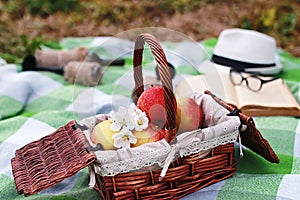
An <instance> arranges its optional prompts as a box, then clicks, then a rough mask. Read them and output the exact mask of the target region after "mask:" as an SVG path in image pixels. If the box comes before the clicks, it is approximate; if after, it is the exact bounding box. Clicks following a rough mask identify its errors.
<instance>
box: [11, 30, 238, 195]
mask: <svg viewBox="0 0 300 200" xmlns="http://www.w3.org/2000/svg"><path fill="white" fill-rule="evenodd" d="M145 42H146V43H147V44H148V45H149V46H150V49H151V52H152V54H153V56H154V58H155V61H156V63H157V66H158V71H159V76H160V78H161V83H162V85H163V86H164V98H165V102H166V112H167V120H166V126H165V129H166V133H167V134H166V137H165V138H164V139H163V140H164V141H165V142H164V143H163V144H164V145H165V146H166V150H165V152H166V157H168V156H169V155H170V154H171V152H172V150H175V151H174V152H173V154H172V156H169V157H168V158H166V159H169V161H170V163H171V164H170V163H169V164H170V165H167V168H166V169H165V168H164V167H165V165H166V164H165V163H160V164H162V166H161V165H159V163H155V162H154V163H150V162H149V163H147V164H145V165H139V166H134V167H133V169H130V168H127V169H128V170H127V171H126V170H124V169H123V168H122V170H119V172H114V171H113V172H112V171H110V173H106V174H105V173H102V171H101V170H102V169H104V167H105V164H103V163H102V162H101V160H103V157H99V155H101V154H99V155H98V154H97V152H98V153H101V152H102V153H106V154H105V155H109V153H110V152H112V153H116V151H101V150H99V149H98V148H97V146H96V145H93V144H91V142H90V139H89V137H88V133H89V132H91V130H92V129H93V127H94V126H95V125H96V124H97V123H99V122H100V121H102V120H105V119H107V115H105V114H100V115H98V116H93V117H91V118H88V119H87V120H85V119H84V120H83V121H81V122H80V123H77V122H76V121H71V122H69V123H68V124H66V125H65V126H63V127H61V128H59V129H57V130H56V131H55V132H54V133H52V134H50V135H48V136H45V137H43V138H41V139H40V140H38V141H35V142H32V143H30V144H28V145H26V146H24V147H22V148H21V149H19V150H17V151H16V156H15V157H14V158H13V159H12V169H13V175H14V178H15V183H16V188H17V190H18V192H19V193H20V194H21V193H24V195H25V196H28V195H31V194H35V193H37V192H39V191H41V190H43V189H46V188H48V187H50V186H52V185H55V184H57V183H58V182H60V181H62V180H63V179H65V178H67V177H69V176H72V175H74V174H75V173H76V172H78V171H79V170H80V169H82V168H84V167H87V166H88V168H89V172H90V176H91V182H93V184H92V185H91V186H92V187H94V188H95V189H96V190H97V191H98V193H99V194H100V197H101V198H102V199H179V198H181V197H183V196H185V195H187V194H190V193H193V192H195V191H197V190H199V189H201V188H204V187H206V186H208V185H210V184H213V183H216V182H219V181H221V180H224V179H227V178H229V177H230V176H232V175H233V174H234V172H235V170H236V162H235V159H234V144H233V142H234V141H235V140H236V138H237V136H238V132H239V130H238V127H239V125H240V121H239V118H238V117H237V116H227V115H226V114H224V112H221V114H220V112H219V111H220V110H222V109H221V108H223V107H221V106H220V105H219V104H218V105H217V106H215V105H214V106H215V107H217V112H215V113H213V112H211V111H210V110H207V113H204V114H205V119H208V117H210V118H209V120H210V122H207V123H204V124H206V126H214V125H218V124H216V123H219V119H220V118H223V116H224V119H225V120H226V119H231V118H233V119H234V122H235V123H233V126H234V127H232V133H233V134H231V139H229V140H227V141H226V142H224V141H222V142H220V138H221V137H223V136H221V137H219V138H213V139H211V140H210V141H201V140H199V139H198V140H197V141H196V140H195V138H196V137H195V138H193V137H194V136H196V135H197V136H199V135H201V134H204V133H203V130H204V132H205V130H206V129H208V128H209V127H201V129H199V130H195V131H192V132H190V133H184V134H186V135H187V136H189V137H187V138H188V140H185V138H184V137H183V136H182V138H183V140H182V143H180V142H181V139H180V138H179V137H177V136H176V124H175V122H176V119H175V118H176V115H175V112H176V110H175V109H176V108H175V107H176V106H175V105H174V101H172V100H171V99H173V98H174V94H173V89H172V88H173V86H172V79H171V76H170V73H169V68H168V67H167V60H166V57H165V54H164V52H163V49H162V47H161V45H160V44H159V42H158V41H157V39H156V38H155V37H154V36H152V35H150V34H141V35H139V36H138V37H137V39H136V43H135V50H134V58H133V59H134V80H135V97H136V99H138V98H139V96H140V95H141V94H142V93H143V91H144V85H143V75H142V66H141V64H142V55H143V48H144V45H145ZM200 96H201V95H200ZM202 97H203V95H202V96H201V98H202ZM207 98H210V96H206V99H207ZM211 99H212V98H211ZM175 103H176V102H175ZM213 103H215V104H217V103H216V101H214V100H212V101H210V104H213ZM200 106H202V108H203V109H204V110H205V108H204V107H205V106H206V105H205V102H204V103H203V102H202V103H201V105H200ZM218 106H220V107H221V108H219V107H218ZM223 109H224V110H226V109H225V108H223ZM224 110H223V111H224ZM216 113H219V114H220V115H216ZM214 117H215V118H217V119H214ZM223 122H224V120H223ZM209 130H210V131H211V132H213V133H214V131H215V130H211V129H209ZM222 131H223V130H222ZM223 132H224V134H225V133H227V132H229V134H230V131H229V130H227V129H225V130H224V131H223ZM184 134H183V135H184ZM201 137H203V135H202V136H201ZM226 137H227V136H226ZM196 139H197V138H196ZM202 139H203V138H202ZM195 141H196V142H195ZM212 141H213V142H212ZM159 142H160V141H159ZM160 144H161V142H160ZM178 144H180V145H178ZM204 144H206V146H205V145H204ZM207 144H210V145H207ZM145 145H147V144H145ZM201 145H204V146H205V147H204V146H203V147H202V146H201ZM136 148H140V149H142V148H144V147H143V145H142V146H140V147H136ZM145 148H146V147H145ZM181 148H182V149H183V151H182V152H183V153H182V152H181V150H182V149H181ZM185 148H186V149H189V151H188V153H186V151H184V150H185ZM132 149H134V148H132ZM176 150H177V151H176ZM121 151H122V149H121V150H120V152H121ZM179 152H180V153H179ZM156 154H157V153H156ZM103 155H104V154H103ZM144 156H146V157H147V155H144ZM158 156H164V155H162V154H161V155H158ZM170 158H171V159H170ZM129 161H130V162H131V160H130V159H129ZM165 162H167V161H165ZM121 163H124V162H123V160H121V161H120V162H119V163H115V164H114V166H116V167H118V165H119V164H121ZM106 170H108V171H109V170H113V169H111V168H109V167H107V168H106ZM163 170H166V171H165V175H164V176H163V177H162V176H161V174H162V171H163Z"/></svg>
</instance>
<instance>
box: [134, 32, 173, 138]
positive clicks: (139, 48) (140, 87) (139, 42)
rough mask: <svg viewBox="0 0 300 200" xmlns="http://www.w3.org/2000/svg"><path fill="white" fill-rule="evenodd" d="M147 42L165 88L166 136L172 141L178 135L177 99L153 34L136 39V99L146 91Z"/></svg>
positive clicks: (165, 60)
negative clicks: (145, 56)
mask: <svg viewBox="0 0 300 200" xmlns="http://www.w3.org/2000/svg"><path fill="white" fill-rule="evenodd" d="M145 42H146V43H147V44H148V45H149V46H150V49H151V53H152V55H153V56H154V59H155V61H156V64H157V66H158V74H159V77H160V79H161V83H162V86H163V88H164V99H165V107H166V112H167V120H166V126H165V131H166V136H165V139H166V141H167V142H171V141H172V140H173V139H174V138H175V136H176V115H175V113H176V108H177V104H176V99H175V95H174V93H173V86H172V78H171V75H170V71H169V66H168V63H167V59H166V56H165V53H164V51H163V49H162V47H161V45H160V44H159V42H158V40H157V39H156V38H155V37H154V36H153V35H151V34H148V33H143V34H140V35H139V36H138V37H137V38H136V40H135V47H134V53H133V65H134V70H133V73H134V82H135V90H134V92H135V99H138V98H139V97H140V96H141V94H142V93H143V92H144V84H143V73H142V59H143V50H144V45H145Z"/></svg>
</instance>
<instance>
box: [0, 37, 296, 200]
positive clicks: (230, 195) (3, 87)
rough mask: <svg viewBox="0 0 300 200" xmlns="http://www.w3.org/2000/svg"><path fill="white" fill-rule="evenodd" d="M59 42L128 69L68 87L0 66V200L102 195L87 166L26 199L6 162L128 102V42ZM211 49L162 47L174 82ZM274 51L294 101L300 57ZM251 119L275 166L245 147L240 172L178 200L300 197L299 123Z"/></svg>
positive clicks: (50, 76) (149, 62) (58, 78)
mask: <svg viewBox="0 0 300 200" xmlns="http://www.w3.org/2000/svg"><path fill="white" fill-rule="evenodd" d="M108 40H109V42H106V41H108ZM60 44H61V46H62V47H64V48H65V49H72V48H75V47H79V46H84V47H87V48H89V49H90V50H91V51H92V50H93V51H95V52H97V53H98V54H99V55H100V56H102V57H105V58H112V59H115V58H120V57H123V58H125V61H126V62H125V66H124V67H108V68H107V69H106V70H105V73H104V75H103V77H102V79H101V82H100V84H99V85H98V86H96V87H86V86H82V85H78V84H75V85H73V84H68V83H67V82H65V80H64V77H63V76H62V75H58V74H54V73H52V72H21V66H18V65H14V64H2V65H1V66H0V199H86V200H87V199H97V198H99V196H98V193H97V192H96V191H95V190H93V189H89V187H88V182H89V176H88V170H87V169H86V168H85V169H83V170H81V171H79V172H78V173H77V174H76V175H74V176H72V177H70V178H67V179H65V180H64V181H62V182H61V183H59V184H57V185H55V186H53V187H51V188H49V189H46V190H44V191H42V192H40V193H39V194H36V195H32V196H29V197H26V198H25V197H24V196H23V195H19V194H18V193H17V191H16V188H15V183H14V179H13V176H12V169H11V163H10V160H11V158H12V157H14V154H15V150H16V149H19V148H20V147H22V146H24V145H26V144H28V143H29V142H31V141H35V140H38V139H39V138H41V137H43V136H45V135H48V134H50V133H52V132H54V131H55V130H56V129H57V128H59V127H60V126H63V125H65V124H66V123H67V122H69V121H71V120H73V119H75V120H81V119H83V118H85V117H88V116H92V115H95V114H98V113H108V112H109V111H110V110H111V109H114V108H115V107H118V106H120V105H125V106H127V105H129V103H130V102H131V92H132V89H133V86H134V82H133V74H132V50H133V45H134V43H133V42H131V41H126V40H121V39H113V38H108V37H96V38H92V37H91V38H66V39H64V40H62V41H61V43H60ZM215 44H216V39H209V40H205V41H202V42H199V43H198V44H197V45H198V46H199V49H195V48H193V50H191V46H189V45H190V44H189V43H184V42H182V43H171V42H166V43H163V47H164V49H165V51H166V52H165V53H166V55H167V58H168V61H169V62H171V63H172V64H174V66H175V68H176V72H177V74H176V76H175V78H174V84H175V85H176V83H177V82H178V81H179V80H180V79H181V78H183V77H185V76H191V75H196V74H198V73H199V72H197V70H195V68H194V67H192V65H193V66H197V65H198V64H200V62H202V61H203V60H204V59H205V58H207V57H209V56H210V52H211V50H212V49H213V47H214V45H215ZM198 50H199V51H198ZM174 52H175V53H174ZM278 52H279V55H280V60H281V62H282V64H283V66H284V73H283V75H282V77H283V78H284V80H285V81H286V82H287V83H288V86H289V87H290V89H291V91H292V93H293V94H294V96H295V98H296V99H297V100H298V101H299V100H300V96H299V95H300V89H299V86H300V59H299V58H294V57H292V56H291V55H289V54H288V53H286V52H284V51H282V50H280V49H278ZM144 53H145V56H144V60H143V62H144V63H145V69H144V75H145V76H155V73H154V68H155V64H154V62H153V58H152V56H151V55H150V53H149V52H148V53H147V49H145V52H144ZM176 55H177V56H176ZM178 55H180V56H178ZM182 58H184V59H182ZM274 90H276V88H274ZM254 120H255V123H256V125H257V128H258V129H259V130H260V132H261V133H262V135H263V136H264V137H265V138H266V139H267V140H268V141H269V143H270V145H271V146H272V148H273V149H274V151H275V152H276V153H277V154H278V156H279V158H280V164H271V163H269V162H267V161H266V160H264V159H263V158H262V157H260V156H259V155H257V154H255V153H253V152H252V151H250V150H248V149H246V148H245V150H244V157H243V158H239V157H238V156H237V158H236V159H237V162H238V165H237V172H236V173H235V174H234V175H233V177H231V178H229V179H226V180H224V181H222V182H218V183H216V184H214V185H211V186H208V187H206V188H204V189H202V190H200V191H198V192H195V193H192V194H190V195H188V196H186V197H184V198H183V199H300V121H299V119H298V118H295V117H280V116H279V117H256V118H255V119H254Z"/></svg>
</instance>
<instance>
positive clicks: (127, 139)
mask: <svg viewBox="0 0 300 200" xmlns="http://www.w3.org/2000/svg"><path fill="white" fill-rule="evenodd" d="M112 138H113V140H114V146H115V147H116V148H120V147H122V148H129V147H130V144H131V143H133V144H135V143H136V142H137V139H136V137H135V136H134V135H133V134H132V132H131V131H128V130H122V131H121V132H120V133H116V134H114V135H113V136H112Z"/></svg>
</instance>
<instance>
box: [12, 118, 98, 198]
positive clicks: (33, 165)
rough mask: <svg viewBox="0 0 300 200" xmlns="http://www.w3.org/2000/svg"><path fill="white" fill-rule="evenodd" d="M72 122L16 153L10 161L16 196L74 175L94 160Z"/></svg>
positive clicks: (92, 154)
mask: <svg viewBox="0 0 300 200" xmlns="http://www.w3.org/2000/svg"><path fill="white" fill-rule="evenodd" d="M88 146H89V143H88V141H87V139H86V137H85V136H84V133H83V132H82V130H81V129H80V128H79V127H78V124H77V123H76V121H74V120H73V121H70V122H69V123H67V124H66V125H65V126H62V127H60V128H59V129H57V130H56V131H55V132H53V133H52V134H50V135H47V136H45V137H43V138H41V139H40V140H37V141H34V142H31V143H29V144H27V145H25V146H24V147H22V148H20V149H18V150H16V155H15V157H14V158H12V160H11V164H12V171H13V176H14V179H15V183H16V188H17V191H18V193H19V194H22V193H23V194H24V195H25V196H29V195H32V194H35V193H37V192H39V191H41V190H44V189H46V188H49V187H51V186H53V185H55V184H57V183H58V182H61V181H62V180H64V179H66V178H68V177H70V176H72V175H74V174H75V173H76V172H78V171H79V170H80V169H83V168H84V167H86V166H88V165H89V164H91V163H93V162H94V161H95V160H96V156H95V154H94V153H93V152H89V151H87V149H86V148H87V147H88Z"/></svg>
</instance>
